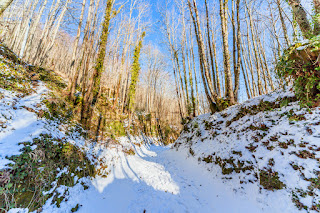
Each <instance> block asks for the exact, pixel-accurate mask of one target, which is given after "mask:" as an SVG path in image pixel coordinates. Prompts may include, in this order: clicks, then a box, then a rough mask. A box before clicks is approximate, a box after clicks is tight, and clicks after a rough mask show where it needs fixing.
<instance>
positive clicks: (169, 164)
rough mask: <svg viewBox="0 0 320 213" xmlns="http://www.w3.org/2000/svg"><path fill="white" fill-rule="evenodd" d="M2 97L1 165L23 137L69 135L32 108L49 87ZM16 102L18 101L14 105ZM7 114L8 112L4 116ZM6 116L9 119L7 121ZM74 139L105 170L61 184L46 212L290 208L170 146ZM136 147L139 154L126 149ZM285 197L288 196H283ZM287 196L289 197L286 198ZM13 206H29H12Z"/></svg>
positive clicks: (136, 140) (137, 140) (16, 151)
mask: <svg viewBox="0 0 320 213" xmlns="http://www.w3.org/2000/svg"><path fill="white" fill-rule="evenodd" d="M1 92H2V93H3V94H4V98H2V99H1V101H0V109H1V116H2V117H1V118H2V120H3V126H5V128H1V132H0V145H1V149H0V169H2V168H5V164H7V163H9V161H8V160H7V159H5V156H11V155H16V154H19V149H20V148H21V145H18V143H19V142H23V141H28V140H30V139H31V138H34V137H36V136H37V135H39V134H40V133H45V132H50V133H52V134H54V135H56V136H59V135H60V137H63V136H65V135H64V133H63V132H61V131H60V130H59V128H57V127H56V126H54V125H53V124H52V123H51V124H50V123H48V122H47V121H45V120H43V119H40V118H38V117H37V115H36V114H35V113H34V112H32V110H31V111H30V110H27V109H26V107H30V108H33V109H35V110H38V109H39V104H40V103H41V99H42V98H43V95H44V94H46V92H47V89H46V88H45V87H44V86H43V85H40V86H39V87H38V88H37V92H36V93H34V94H32V95H30V96H26V97H23V98H19V97H17V96H16V94H15V93H12V92H8V91H4V90H1ZM8 103H9V105H8ZM12 103H15V104H14V106H12ZM4 118H7V120H6V119H4ZM5 120H6V122H4V121H5ZM69 141H71V142H73V143H76V144H77V145H79V146H80V147H81V148H82V149H84V150H86V151H87V152H88V156H89V157H91V158H92V160H93V161H96V162H99V163H98V164H97V169H101V170H102V172H101V175H100V176H97V177H96V178H93V179H89V178H84V180H83V182H85V183H86V185H87V186H88V189H86V190H85V189H84V187H83V185H81V184H80V183H79V184H77V185H76V186H74V187H72V188H68V187H59V188H58V189H57V190H56V191H57V192H60V193H61V195H62V194H65V199H64V201H63V202H62V203H61V204H60V208H58V207H57V206H56V205H53V204H51V200H50V199H49V200H48V202H47V203H46V205H45V206H44V207H43V212H70V211H71V209H72V208H74V207H75V206H76V205H77V204H79V209H78V211H77V212H97V213H99V212H114V213H118V212H144V211H145V212H246V213H248V212H254V213H257V212H292V208H291V207H292V206H290V205H288V206H289V207H288V208H289V209H286V206H287V204H288V203H286V202H284V203H276V204H275V205H272V204H270V203H266V202H264V197H263V196H262V195H258V194H256V191H257V190H256V188H257V186H252V187H253V189H252V193H251V192H250V188H248V191H247V193H236V192H235V191H234V189H232V188H230V187H227V186H226V184H225V183H224V181H223V180H221V179H219V178H215V177H214V176H213V175H212V173H211V172H210V171H208V170H207V169H206V167H204V166H199V162H198V161H197V160H196V159H194V158H187V157H186V156H185V155H184V154H182V153H181V152H176V151H175V150H173V149H170V148H169V147H162V146H157V145H154V144H152V143H143V141H144V140H143V138H139V137H137V138H135V137H130V138H129V139H128V138H126V137H125V138H120V139H119V140H118V141H119V143H116V144H109V145H108V148H107V147H106V144H101V143H100V144H90V145H88V144H86V143H85V142H84V141H83V140H78V141H73V140H72V139H71V138H70V139H69ZM129 149H133V150H134V152H135V154H134V155H128V154H125V151H126V150H129ZM284 201H287V200H284ZM288 202H289V201H288ZM11 212H27V210H26V209H24V210H23V209H13V210H11Z"/></svg>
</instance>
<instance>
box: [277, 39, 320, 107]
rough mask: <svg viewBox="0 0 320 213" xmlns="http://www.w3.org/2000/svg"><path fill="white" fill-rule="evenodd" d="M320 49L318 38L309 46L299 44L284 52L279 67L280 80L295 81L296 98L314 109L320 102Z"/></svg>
mask: <svg viewBox="0 0 320 213" xmlns="http://www.w3.org/2000/svg"><path fill="white" fill-rule="evenodd" d="M302 45H304V46H302ZM319 49H320V38H318V37H315V38H313V39H311V40H310V41H309V42H308V43H307V44H301V43H297V44H295V45H293V46H291V47H289V48H288V49H287V50H286V51H285V52H284V54H283V56H282V57H281V58H280V60H279V63H278V65H277V72H278V76H279V77H280V78H282V79H283V80H287V81H290V80H293V82H294V83H293V85H294V90H295V93H296V96H297V98H298V99H299V100H300V103H301V105H303V106H308V107H313V106H315V105H318V104H319V102H320V66H319V53H320V51H319Z"/></svg>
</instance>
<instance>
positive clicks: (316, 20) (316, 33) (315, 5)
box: [313, 0, 320, 35]
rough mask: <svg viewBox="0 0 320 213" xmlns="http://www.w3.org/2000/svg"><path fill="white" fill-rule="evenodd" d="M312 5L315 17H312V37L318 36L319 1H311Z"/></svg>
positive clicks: (319, 28)
mask: <svg viewBox="0 0 320 213" xmlns="http://www.w3.org/2000/svg"><path fill="white" fill-rule="evenodd" d="M313 4H314V11H315V17H314V22H315V23H314V32H313V33H314V35H319V34H320V0H313Z"/></svg>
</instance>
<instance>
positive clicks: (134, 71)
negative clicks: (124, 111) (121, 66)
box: [128, 32, 145, 111]
mask: <svg viewBox="0 0 320 213" xmlns="http://www.w3.org/2000/svg"><path fill="white" fill-rule="evenodd" d="M144 37H145V32H143V33H142V35H141V39H140V41H139V43H138V45H137V46H136V48H135V49H134V54H133V63H132V68H131V83H130V87H129V94H128V99H129V104H128V105H129V106H128V107H129V110H130V111H133V109H134V104H135V95H136V86H137V83H138V80H139V73H140V69H141V68H140V63H139V58H140V51H141V48H142V40H143V38H144Z"/></svg>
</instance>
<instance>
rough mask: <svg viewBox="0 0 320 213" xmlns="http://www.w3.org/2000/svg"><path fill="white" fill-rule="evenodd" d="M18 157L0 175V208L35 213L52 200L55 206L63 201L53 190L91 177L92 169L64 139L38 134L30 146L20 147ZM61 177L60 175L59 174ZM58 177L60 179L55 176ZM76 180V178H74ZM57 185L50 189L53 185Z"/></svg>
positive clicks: (92, 174)
mask: <svg viewBox="0 0 320 213" xmlns="http://www.w3.org/2000/svg"><path fill="white" fill-rule="evenodd" d="M21 144H22V145H23V146H24V147H23V148H22V149H21V150H20V151H21V152H22V153H21V154H20V155H16V156H11V157H9V158H8V159H9V160H11V161H12V162H13V163H10V164H8V165H7V166H8V167H9V168H8V169H6V170H2V171H0V208H1V209H5V210H9V209H11V208H17V207H18V208H29V210H30V211H34V210H37V209H39V208H41V206H43V205H44V204H45V202H46V201H47V200H48V199H49V198H50V197H52V196H54V202H55V204H56V205H59V203H60V202H61V201H62V200H59V199H55V197H57V196H58V194H57V193H56V192H55V191H54V190H53V191H52V192H51V193H44V192H47V191H50V190H51V189H52V188H55V189H56V188H58V187H59V186H61V185H64V186H69V187H72V186H74V185H75V184H77V183H78V182H79V181H78V180H79V179H80V178H82V177H88V176H94V175H95V172H94V166H93V165H92V164H91V162H90V161H89V160H88V159H87V157H86V155H85V154H84V153H83V152H82V151H80V149H79V148H78V147H76V146H74V145H72V144H70V143H67V142H66V140H65V139H64V138H62V139H61V138H55V137H52V136H51V135H48V134H41V135H40V137H38V138H34V139H33V141H32V142H24V143H21ZM59 173H60V174H59ZM58 174H59V175H58ZM75 177H77V178H75ZM53 182H54V183H55V184H56V185H52V183H53Z"/></svg>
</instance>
